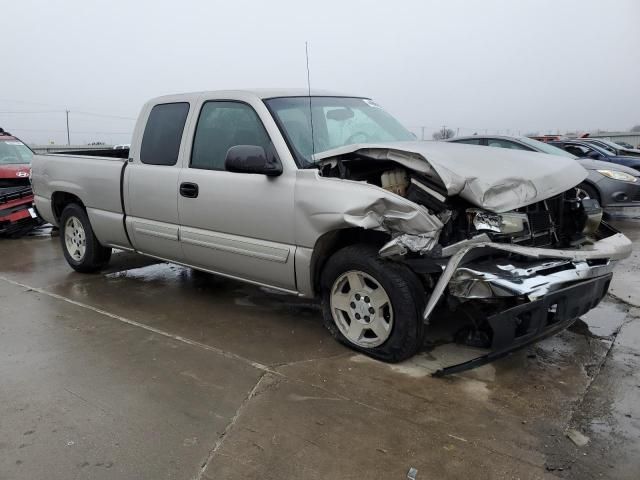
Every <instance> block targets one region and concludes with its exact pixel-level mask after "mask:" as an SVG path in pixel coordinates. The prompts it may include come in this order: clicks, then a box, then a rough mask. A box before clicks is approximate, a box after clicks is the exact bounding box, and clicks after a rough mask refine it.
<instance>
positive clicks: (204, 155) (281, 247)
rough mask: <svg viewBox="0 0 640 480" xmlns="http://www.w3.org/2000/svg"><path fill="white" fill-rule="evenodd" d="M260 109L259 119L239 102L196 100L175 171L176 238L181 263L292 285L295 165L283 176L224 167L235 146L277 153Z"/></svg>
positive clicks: (249, 107)
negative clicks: (187, 139) (186, 143)
mask: <svg viewBox="0 0 640 480" xmlns="http://www.w3.org/2000/svg"><path fill="white" fill-rule="evenodd" d="M256 107H257V108H260V105H256ZM262 109H263V110H264V112H266V108H265V107H264V105H262ZM264 115H265V118H264V122H263V120H262V119H261V117H260V116H259V115H258V114H257V113H256V109H255V108H254V106H252V105H250V104H249V103H245V102H241V101H236V100H207V101H204V100H203V101H202V103H201V106H200V109H199V112H198V119H197V123H196V124H195V126H194V127H193V129H192V130H193V132H192V133H191V136H192V141H191V142H190V143H191V148H190V149H189V150H188V155H186V158H185V163H184V168H183V169H182V172H181V176H180V186H181V193H180V195H179V197H178V210H179V213H180V223H181V227H180V238H181V242H182V248H183V251H184V254H185V261H186V263H187V264H190V265H193V266H196V267H201V268H205V269H207V270H211V271H214V272H217V273H221V274H224V275H227V276H231V277H235V278H242V279H245V280H249V281H253V282H257V283H261V284H265V285H270V286H274V287H278V288H282V289H285V290H291V291H295V271H294V254H295V246H294V243H295V242H294V228H293V227H294V223H293V222H294V220H293V194H294V182H295V171H294V170H292V169H291V168H287V165H284V169H283V170H284V171H283V173H282V175H280V176H278V177H268V176H266V175H261V174H254V173H233V172H228V171H226V170H225V158H226V153H227V150H229V148H231V147H232V146H235V145H257V146H261V147H263V148H264V150H265V152H266V153H267V155H272V156H276V157H278V154H277V152H276V149H275V147H274V143H273V142H272V139H271V137H270V135H269V133H267V128H265V124H266V123H267V122H269V123H270V125H269V127H270V128H272V129H273V130H277V127H276V126H275V123H273V120H272V119H271V118H270V117H267V116H268V113H265V114H264ZM289 167H290V166H289Z"/></svg>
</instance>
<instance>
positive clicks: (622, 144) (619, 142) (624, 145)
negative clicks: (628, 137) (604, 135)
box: [614, 141, 636, 150]
mask: <svg viewBox="0 0 640 480" xmlns="http://www.w3.org/2000/svg"><path fill="white" fill-rule="evenodd" d="M614 143H617V144H618V145H620V146H621V147H624V148H626V149H627V150H635V148H636V147H634V146H633V145H631V144H630V143H627V142H621V141H617V142H614Z"/></svg>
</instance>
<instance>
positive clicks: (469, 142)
mask: <svg viewBox="0 0 640 480" xmlns="http://www.w3.org/2000/svg"><path fill="white" fill-rule="evenodd" d="M451 141H452V142H453V143H464V144H465V145H482V139H481V138H465V139H462V140H451Z"/></svg>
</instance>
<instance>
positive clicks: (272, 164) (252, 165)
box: [224, 145, 282, 177]
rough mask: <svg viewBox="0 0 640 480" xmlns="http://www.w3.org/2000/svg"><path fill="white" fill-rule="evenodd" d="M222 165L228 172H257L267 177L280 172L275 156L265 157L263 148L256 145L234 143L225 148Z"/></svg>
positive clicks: (275, 175)
mask: <svg viewBox="0 0 640 480" xmlns="http://www.w3.org/2000/svg"><path fill="white" fill-rule="evenodd" d="M224 167H225V169H226V170H227V171H229V172H235V173H259V174H261V175H267V176H268V177H277V176H278V175H280V174H282V165H280V162H278V160H277V159H276V158H271V159H269V158H267V154H266V153H265V151H264V148H262V147H259V146H257V145H236V146H234V147H231V148H230V149H229V150H227V157H226V158H225V161H224Z"/></svg>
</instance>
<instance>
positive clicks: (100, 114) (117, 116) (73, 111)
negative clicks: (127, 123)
mask: <svg viewBox="0 0 640 480" xmlns="http://www.w3.org/2000/svg"><path fill="white" fill-rule="evenodd" d="M69 112H70V113H76V114H80V115H89V116H92V117H104V118H119V119H121V120H137V118H134V117H121V116H119V115H108V114H105V113H91V112H79V111H77V110H69Z"/></svg>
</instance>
